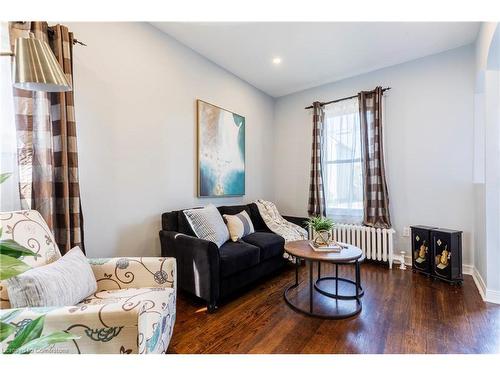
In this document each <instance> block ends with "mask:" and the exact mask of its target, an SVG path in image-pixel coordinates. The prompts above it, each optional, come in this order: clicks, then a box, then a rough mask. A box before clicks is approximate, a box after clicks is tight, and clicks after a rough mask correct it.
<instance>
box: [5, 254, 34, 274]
mask: <svg viewBox="0 0 500 375" xmlns="http://www.w3.org/2000/svg"><path fill="white" fill-rule="evenodd" d="M30 268H31V267H30V266H28V265H27V264H26V263H24V262H23V261H21V260H19V259H16V258H13V257H9V256H7V255H3V254H0V280H6V279H10V278H11V277H14V276H16V275H19V274H20V273H23V272H25V271H27V270H29V269H30Z"/></svg>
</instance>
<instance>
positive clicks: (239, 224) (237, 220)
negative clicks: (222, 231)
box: [224, 210, 255, 242]
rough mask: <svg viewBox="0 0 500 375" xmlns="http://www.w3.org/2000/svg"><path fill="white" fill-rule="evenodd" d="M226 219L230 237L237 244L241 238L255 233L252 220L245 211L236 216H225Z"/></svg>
mask: <svg viewBox="0 0 500 375" xmlns="http://www.w3.org/2000/svg"><path fill="white" fill-rule="evenodd" d="M224 219H226V225H227V229H228V230H229V236H230V237H231V240H232V241H233V242H236V241H238V240H239V239H240V238H242V237H245V236H246V235H249V234H250V233H253V232H255V229H254V228H253V224H252V220H251V219H250V216H248V214H247V212H246V211H244V210H243V211H241V212H240V213H239V214H236V215H224Z"/></svg>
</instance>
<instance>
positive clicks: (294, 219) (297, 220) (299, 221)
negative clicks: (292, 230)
mask: <svg viewBox="0 0 500 375" xmlns="http://www.w3.org/2000/svg"><path fill="white" fill-rule="evenodd" d="M283 218H284V219H285V220H287V221H289V222H290V223H294V224H295V225H298V226H299V227H301V228H304V229H306V230H307V229H308V226H307V224H306V220H307V218H306V217H298V216H283Z"/></svg>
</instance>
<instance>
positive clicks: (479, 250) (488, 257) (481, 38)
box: [474, 22, 500, 303]
mask: <svg viewBox="0 0 500 375" xmlns="http://www.w3.org/2000/svg"><path fill="white" fill-rule="evenodd" d="M475 53H476V70H475V76H476V85H475V90H476V98H477V99H478V100H476V102H475V105H474V109H475V113H476V116H475V122H474V128H475V132H474V136H475V139H474V144H475V147H476V150H475V152H474V154H475V159H474V169H475V172H476V171H480V172H482V171H484V178H483V179H480V180H479V181H477V182H478V183H477V185H476V186H475V191H476V199H475V207H476V212H475V225H476V234H475V243H476V246H475V253H474V258H475V262H474V263H475V264H474V266H475V271H474V277H475V280H476V282H477V284H478V287H479V289H480V290H481V292H482V294H483V296H484V298H485V299H486V300H487V301H491V302H496V303H500V249H499V244H500V233H499V230H498V228H499V225H500V162H499V160H500V151H499V150H500V105H499V103H500V29H499V26H498V23H497V22H484V23H482V25H481V29H480V31H479V35H478V38H477V41H476V50H475ZM475 174H476V175H478V173H475ZM479 175H480V173H479Z"/></svg>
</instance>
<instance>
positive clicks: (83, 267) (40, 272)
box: [6, 247, 97, 308]
mask: <svg viewBox="0 0 500 375" xmlns="http://www.w3.org/2000/svg"><path fill="white" fill-rule="evenodd" d="M6 284H7V293H8V294H9V300H10V304H11V307H12V308H19V307H49V306H73V305H76V304H77V303H79V302H80V301H82V300H83V299H85V298H87V297H88V296H90V295H91V294H93V293H95V291H96V290H97V282H96V279H95V276H94V273H93V272H92V268H91V267H90V265H89V262H88V260H87V257H85V255H84V254H83V253H82V251H81V250H80V248H79V247H74V248H73V249H71V250H70V251H68V252H67V253H66V254H65V255H64V256H63V257H61V258H59V259H58V260H56V261H55V262H53V263H50V264H47V265H44V266H40V267H35V268H32V269H30V270H28V271H26V272H23V273H22V274H20V275H17V276H14V277H11V278H10V279H8V280H6Z"/></svg>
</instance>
